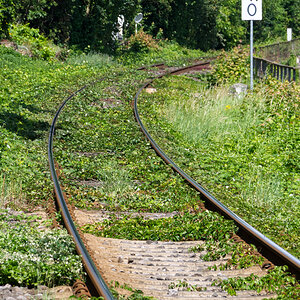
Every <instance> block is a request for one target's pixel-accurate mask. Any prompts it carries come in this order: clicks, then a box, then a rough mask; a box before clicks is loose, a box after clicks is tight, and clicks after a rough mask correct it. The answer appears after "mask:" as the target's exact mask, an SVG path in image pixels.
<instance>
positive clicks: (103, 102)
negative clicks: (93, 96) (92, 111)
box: [90, 98, 123, 109]
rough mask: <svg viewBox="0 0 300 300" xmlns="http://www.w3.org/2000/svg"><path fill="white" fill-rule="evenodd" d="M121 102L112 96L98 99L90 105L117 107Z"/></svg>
mask: <svg viewBox="0 0 300 300" xmlns="http://www.w3.org/2000/svg"><path fill="white" fill-rule="evenodd" d="M122 104H123V102H122V101H121V100H117V99H114V98H105V99H100V100H98V101H94V102H92V103H91V104H90V105H91V106H96V107H100V108H104V109H107V108H113V107H118V106H120V105H122Z"/></svg>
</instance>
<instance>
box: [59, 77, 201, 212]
mask: <svg viewBox="0 0 300 300" xmlns="http://www.w3.org/2000/svg"><path fill="white" fill-rule="evenodd" d="M131 76H132V75H131ZM138 76H139V77H140V78H143V76H145V75H144V74H143V73H141V72H136V73H135V77H125V78H119V82H118V81H117V82H111V81H110V80H105V81H103V82H101V83H99V84H97V85H95V86H91V87H89V88H88V90H86V91H84V92H83V93H82V94H80V95H78V97H76V98H75V99H72V101H71V102H70V103H69V104H68V105H67V107H66V109H65V110H64V111H63V112H62V114H61V116H60V118H59V123H58V128H57V131H56V139H55V145H56V146H55V155H56V158H57V161H58V162H59V164H60V165H61V166H62V168H63V173H64V176H63V177H62V180H63V182H64V183H65V186H66V190H67V191H68V193H69V195H70V196H71V200H72V201H74V203H75V204H76V205H77V206H79V207H98V208H99V207H105V208H106V209H112V210H123V211H125V210H131V211H148V212H158V211H161V212H170V211H173V210H184V209H188V208H191V207H197V205H198V201H199V195H198V193H197V192H195V191H193V190H192V189H190V188H189V187H188V186H187V185H184V184H183V179H182V178H181V177H180V176H178V175H176V174H175V173H174V172H173V171H172V170H171V169H169V168H166V165H165V164H164V163H163V162H162V161H161V159H159V158H158V157H157V155H156V154H155V152H154V151H153V150H152V149H151V147H150V145H149V143H148V142H146V141H145V140H144V138H143V135H142V133H141V132H140V130H139V128H138V126H137V124H136V121H135V119H134V116H133V112H132V106H131V105H130V103H131V101H132V97H133V95H134V92H135V90H136V88H137V84H135V81H136V79H137V78H139V77H138ZM120 81H121V82H120ZM130 89H131V93H129V90H130ZM74 112H76V118H74Z"/></svg>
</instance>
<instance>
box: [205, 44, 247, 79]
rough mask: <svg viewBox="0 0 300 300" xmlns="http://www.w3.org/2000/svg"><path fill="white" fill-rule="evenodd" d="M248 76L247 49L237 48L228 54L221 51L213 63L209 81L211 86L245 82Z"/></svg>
mask: <svg viewBox="0 0 300 300" xmlns="http://www.w3.org/2000/svg"><path fill="white" fill-rule="evenodd" d="M249 75H250V63H249V48H248V47H241V46H238V47H235V48H234V49H232V51H230V52H225V51H224V50H223V51H222V53H221V54H220V55H219V57H218V59H217V60H216V61H215V62H214V65H213V69H212V73H211V77H210V81H211V83H213V84H216V83H217V84H218V83H225V84H226V83H229V84H230V83H236V82H245V81H246V80H248V79H249Z"/></svg>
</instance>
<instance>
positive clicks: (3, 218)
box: [0, 210, 84, 287]
mask: <svg viewBox="0 0 300 300" xmlns="http://www.w3.org/2000/svg"><path fill="white" fill-rule="evenodd" d="M38 225H39V224H38V222H37V221H36V219H34V218H32V217H28V216H26V215H24V214H17V215H16V213H14V214H11V213H10V212H9V211H5V210H1V211H0V284H1V285H5V284H7V283H9V284H12V285H20V286H32V287H33V286H38V285H47V286H49V287H52V286H54V285H60V284H73V283H74V282H75V281H76V280H77V279H79V278H83V276H84V272H83V269H82V264H81V260H80V257H79V256H78V255H77V254H76V251H75V245H74V243H73V241H72V238H71V237H70V236H69V235H68V233H67V232H66V230H50V229H48V230H46V231H41V230H39V229H38Z"/></svg>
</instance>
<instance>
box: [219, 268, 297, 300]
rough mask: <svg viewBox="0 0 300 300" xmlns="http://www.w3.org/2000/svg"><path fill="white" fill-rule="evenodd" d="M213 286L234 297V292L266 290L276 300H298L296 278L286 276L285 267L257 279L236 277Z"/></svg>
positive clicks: (275, 269)
mask: <svg viewBox="0 0 300 300" xmlns="http://www.w3.org/2000/svg"><path fill="white" fill-rule="evenodd" d="M213 285H219V286H221V287H222V288H223V289H224V290H226V291H227V292H228V294H230V295H232V296H235V295H236V291H240V290H254V291H257V292H258V293H259V292H261V291H262V290H266V291H269V292H272V293H276V295H277V297H276V299H299V297H300V285H299V282H297V280H296V278H295V277H293V276H291V275H287V267H286V266H282V267H275V268H274V269H273V270H271V271H269V272H268V274H267V275H265V276H262V277H259V276H257V275H254V274H251V275H250V276H247V277H246V278H241V277H236V278H229V279H226V280H223V281H215V282H214V283H213Z"/></svg>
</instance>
